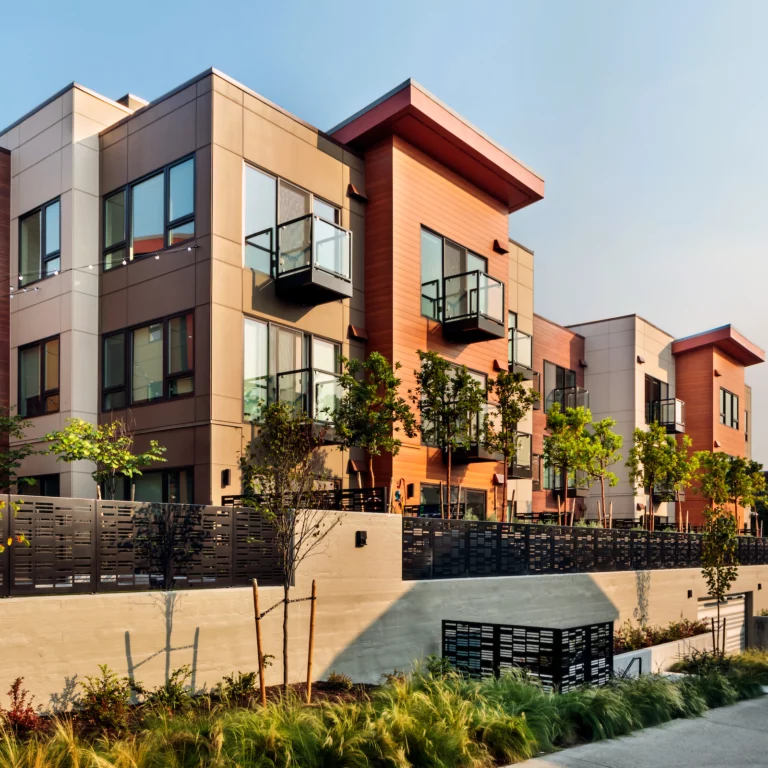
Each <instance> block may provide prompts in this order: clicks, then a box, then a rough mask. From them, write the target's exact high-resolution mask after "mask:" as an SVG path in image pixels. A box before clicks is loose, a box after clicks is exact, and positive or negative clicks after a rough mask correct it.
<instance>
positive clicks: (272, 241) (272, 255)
mask: <svg viewBox="0 0 768 768" xmlns="http://www.w3.org/2000/svg"><path fill="white" fill-rule="evenodd" d="M249 168H250V169H251V170H254V171H256V172H258V173H261V174H263V175H264V176H266V177H267V178H270V179H272V180H273V181H274V182H275V219H274V220H275V226H274V227H270V228H269V230H266V229H263V230H261V231H259V232H251V233H246V232H245V231H243V267H244V268H246V269H250V270H251V271H252V272H258V273H259V274H261V275H266V274H269V276H270V277H272V278H274V277H275V276H276V271H277V232H278V230H279V229H280V227H281V226H282V225H283V224H290V223H291V220H290V219H287V220H286V221H283V222H281V221H280V182H283V183H284V184H287V185H288V186H290V187H294V188H295V189H298V190H299V191H300V192H303V193H305V194H307V195H309V215H315V216H319V214H316V213H315V199H317V200H320V202H322V203H325V204H326V205H327V206H329V207H331V208H333V210H334V211H335V213H336V216H335V220H334V221H333V222H329V223H331V224H335V225H336V226H337V227H341V226H342V224H341V208H340V207H339V206H338V205H336V203H332V202H330V200H326V199H325V198H324V197H322V196H321V195H316V194H315V193H314V192H312V190H310V189H307V188H306V187H302V186H301V185H300V184H296V183H294V182H293V181H290V180H289V179H286V178H285V177H284V176H279V175H278V174H276V173H273V172H271V171H268V170H267V169H266V168H262V167H261V166H259V165H256V164H255V163H250V162H248V161H244V162H243V230H245V219H246V215H245V212H246V207H247V205H248V199H247V197H246V183H245V182H246V173H247V172H248V169H249ZM305 215H306V214H305ZM302 218H304V217H303V216H300V217H299V218H298V219H293V221H299V220H300V219H302ZM320 218H321V219H323V221H327V219H325V218H323V217H322V216H320ZM267 231H269V234H270V237H269V272H268V273H267V272H262V271H261V270H260V269H256V267H251V266H248V264H247V263H246V258H245V254H246V252H247V251H246V248H247V246H248V240H250V239H251V238H253V237H258V236H259V235H263V234H265V233H266V232H267ZM251 246H252V247H254V248H258V249H259V250H264V249H263V247H262V246H260V245H255V244H253V243H251Z"/></svg>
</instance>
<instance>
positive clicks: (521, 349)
mask: <svg viewBox="0 0 768 768" xmlns="http://www.w3.org/2000/svg"><path fill="white" fill-rule="evenodd" d="M507 343H508V356H509V368H510V370H511V371H513V372H514V373H522V374H523V377H524V378H525V380H526V381H531V380H532V379H533V336H531V334H530V333H525V332H524V331H520V330H518V329H517V328H513V329H511V330H510V332H509V340H508V342H507Z"/></svg>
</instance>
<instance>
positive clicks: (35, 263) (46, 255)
mask: <svg viewBox="0 0 768 768" xmlns="http://www.w3.org/2000/svg"><path fill="white" fill-rule="evenodd" d="M60 270H61V203H60V202H59V200H52V201H51V202H50V203H46V204H45V205H43V206H41V207H40V208H38V209H37V210H34V211H31V212H30V213H27V214H25V215H24V216H23V217H22V218H21V219H20V220H19V285H20V286H26V285H29V284H30V283H34V282H36V281H38V280H42V279H43V278H46V277H51V276H52V275H56V274H58V273H59V271H60Z"/></svg>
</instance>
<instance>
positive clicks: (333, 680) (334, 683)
mask: <svg viewBox="0 0 768 768" xmlns="http://www.w3.org/2000/svg"><path fill="white" fill-rule="evenodd" d="M325 682H326V685H327V686H328V687H329V688H332V689H333V690H334V691H351V690H352V689H353V688H354V687H355V684H354V683H353V682H352V678H351V677H350V676H349V675H345V674H344V673H343V672H331V673H330V674H329V675H328V679H327V680H326V681H325Z"/></svg>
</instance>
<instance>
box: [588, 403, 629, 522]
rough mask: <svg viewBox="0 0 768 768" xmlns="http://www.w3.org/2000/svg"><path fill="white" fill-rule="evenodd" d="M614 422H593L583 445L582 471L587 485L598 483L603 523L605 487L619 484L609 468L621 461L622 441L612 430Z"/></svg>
mask: <svg viewBox="0 0 768 768" xmlns="http://www.w3.org/2000/svg"><path fill="white" fill-rule="evenodd" d="M615 426H616V420H615V419H611V418H605V419H601V420H600V421H593V422H592V423H591V424H590V425H589V427H588V428H587V429H588V431H587V438H588V439H587V442H586V444H585V449H586V450H585V452H584V462H583V470H584V474H585V475H586V477H587V483H588V484H589V485H592V484H593V483H595V482H598V483H600V499H601V504H600V516H601V520H602V521H603V522H604V523H605V522H607V520H608V511H607V509H606V501H605V486H606V485H608V486H609V487H611V488H612V487H613V486H615V485H616V483H618V482H619V478H618V477H617V476H616V473H615V472H612V471H611V467H612V466H613V465H614V464H616V463H618V462H619V461H621V454H620V453H619V451H620V450H621V446H622V444H623V439H622V437H621V435H617V434H616V433H615V432H614V431H613V428H614V427H615Z"/></svg>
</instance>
